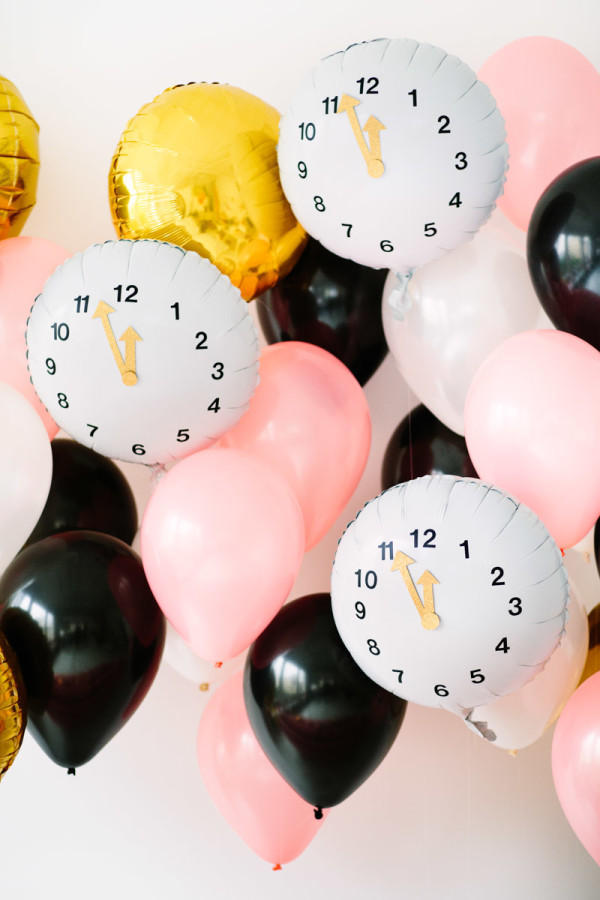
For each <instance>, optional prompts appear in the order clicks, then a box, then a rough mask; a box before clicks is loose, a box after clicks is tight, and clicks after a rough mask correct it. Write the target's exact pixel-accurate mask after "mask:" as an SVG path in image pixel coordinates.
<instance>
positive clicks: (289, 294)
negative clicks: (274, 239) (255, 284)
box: [257, 239, 387, 384]
mask: <svg viewBox="0 0 600 900" xmlns="http://www.w3.org/2000/svg"><path fill="white" fill-rule="evenodd" d="M386 274H387V273H386V271H385V270H382V271H378V270H376V269H371V268H370V267H369V266H359V265H358V264H357V263H355V262H352V261H351V260H348V259H340V257H339V256H335V255H334V254H333V253H330V252H329V250H326V249H325V247H323V246H321V244H319V242H318V241H315V240H312V239H310V240H309V242H308V245H307V247H306V249H305V250H304V252H303V254H302V256H301V257H300V259H299V260H298V262H297V263H296V265H295V266H294V268H293V269H292V271H291V272H290V274H289V275H286V277H285V278H282V279H280V281H279V282H278V283H277V284H276V286H275V287H274V288H271V290H268V291H265V293H264V294H263V295H262V296H261V297H260V298H259V299H258V300H257V310H258V320H259V322H260V325H261V328H262V331H263V334H264V336H265V338H266V339H267V341H268V343H269V344H274V343H276V342H278V341H306V342H307V343H309V344H316V345H317V347H322V348H323V350H328V351H329V353H332V354H333V355H334V356H337V358H338V359H340V360H341V361H342V362H343V363H344V365H345V366H347V367H348V368H349V369H350V371H351V372H352V374H353V375H354V377H355V378H356V379H357V381H358V382H359V384H365V383H366V382H367V381H368V380H369V378H370V377H371V375H372V374H373V372H375V370H376V369H377V368H378V366H379V365H380V363H381V362H382V361H383V359H384V357H385V355H386V354H387V344H386V342H385V335H384V333H383V324H382V322H381V294H382V291H383V285H384V283H385V278H386Z"/></svg>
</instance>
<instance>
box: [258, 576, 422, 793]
mask: <svg viewBox="0 0 600 900" xmlns="http://www.w3.org/2000/svg"><path fill="white" fill-rule="evenodd" d="M244 696H245V700H246V709H247V711H248V717H249V719H250V722H251V724H252V727H253V729H254V732H255V734H256V736H257V738H258V740H259V742H260V744H261V746H262V748H263V750H264V751H265V753H266V754H267V756H268V757H269V759H270V760H271V762H272V763H273V765H274V766H275V767H276V768H277V769H278V770H279V771H280V772H281V774H282V775H283V777H284V778H285V779H286V781H288V782H289V783H290V784H291V785H292V787H293V788H294V789H295V790H296V791H297V792H298V793H299V794H300V796H301V797H303V798H304V799H305V800H306V801H307V802H308V803H312V804H313V805H314V806H315V807H317V809H319V808H323V807H330V806H335V805H336V804H337V803H341V802H342V800H345V799H346V797H348V796H349V795H350V794H351V793H352V792H353V791H355V790H356V789H357V788H358V787H359V786H360V785H361V784H362V783H363V782H364V781H365V780H366V779H367V778H368V777H369V775H371V773H372V772H373V771H374V770H375V769H376V768H377V766H378V765H379V764H380V762H381V761H382V760H383V758H384V757H385V755H386V753H387V752H388V750H389V749H390V747H391V746H392V744H393V742H394V740H395V738H396V735H397V734H398V730H399V728H400V726H401V725H402V720H403V718H404V713H405V709H406V704H405V703H404V701H403V700H400V699H399V698H398V697H394V696H393V695H392V694H391V693H389V692H388V691H384V690H383V689H382V688H380V687H378V685H376V684H375V683H374V682H373V681H371V679H370V678H367V677H366V675H365V674H364V673H363V672H362V671H361V669H360V668H359V667H358V666H357V665H356V664H355V662H354V661H353V659H352V657H351V656H350V654H349V653H348V651H347V650H346V648H345V647H344V645H343V643H342V641H341V640H340V636H339V634H338V632H337V629H336V627H335V623H334V621H333V617H332V615H331V598H330V596H329V594H311V595H310V596H307V597H301V598H299V599H297V600H294V601H292V602H291V603H288V604H286V605H285V606H284V607H283V609H282V610H281V611H280V612H279V613H278V614H277V615H276V616H275V618H274V619H273V621H272V622H271V623H270V624H269V625H268V626H267V628H265V630H264V631H263V633H262V634H261V635H260V636H259V637H258V638H257V639H256V641H255V642H254V644H253V645H252V647H251V648H250V652H249V654H248V658H247V662H246V668H245V677H244Z"/></svg>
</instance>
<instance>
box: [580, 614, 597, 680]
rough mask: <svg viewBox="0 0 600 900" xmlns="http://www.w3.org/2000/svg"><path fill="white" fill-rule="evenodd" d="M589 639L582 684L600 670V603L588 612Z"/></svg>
mask: <svg viewBox="0 0 600 900" xmlns="http://www.w3.org/2000/svg"><path fill="white" fill-rule="evenodd" d="M588 628H589V640H588V644H587V648H586V649H587V656H586V658H585V665H584V668H583V671H582V673H581V678H580V682H579V683H580V684H583V682H584V681H587V679H588V678H591V676H592V675H595V674H596V672H598V671H600V605H598V606H594V608H593V609H592V610H590V612H589V614H588Z"/></svg>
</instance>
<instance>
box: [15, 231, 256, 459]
mask: <svg viewBox="0 0 600 900" xmlns="http://www.w3.org/2000/svg"><path fill="white" fill-rule="evenodd" d="M107 300H108V301H110V302H107ZM111 304H112V305H111ZM27 348H28V354H29V369H30V372H31V377H32V379H33V383H34V385H35V389H36V391H37V392H38V394H39V396H40V398H41V399H42V401H43V402H44V403H45V404H46V406H47V407H48V409H49V410H50V412H51V414H52V416H53V418H54V419H55V421H56V422H57V423H58V424H59V425H60V427H61V428H63V429H64V430H65V431H66V432H67V434H69V435H71V437H73V438H75V439H76V440H77V441H79V442H80V443H81V444H84V445H85V446H87V447H91V448H92V449H94V450H96V451H97V452H98V453H102V454H103V455H105V456H109V457H112V458H116V459H122V460H125V461H127V462H137V463H144V464H146V465H150V464H153V463H165V462H170V461H171V460H173V459H178V458H179V457H181V456H188V455H189V454H190V453H194V452H196V451H197V450H201V449H203V448H204V447H208V446H209V445H210V444H211V443H214V442H215V441H216V440H217V439H218V437H219V436H220V435H221V434H223V433H224V432H225V431H227V429H228V428H231V427H232V426H233V425H234V424H235V423H236V422H237V421H238V419H239V418H240V417H241V416H242V415H243V413H244V411H245V410H246V408H247V407H248V403H249V402H250V398H251V397H252V394H253V392H254V388H255V386H256V382H257V380H258V375H257V368H258V352H259V351H258V337H257V334H256V328H255V325H254V322H253V320H252V317H251V315H250V312H249V309H248V306H247V304H245V303H244V302H243V300H242V299H241V297H240V294H239V291H238V290H237V289H236V288H234V287H233V286H232V284H231V282H230V281H229V279H228V278H225V277H224V276H223V275H221V274H220V273H219V270H218V269H217V268H216V267H215V266H213V265H212V264H211V263H209V262H208V261H207V260H205V259H202V257H200V256H198V254H197V253H193V252H192V251H185V250H182V249H181V248H180V247H176V246H174V245H173V244H167V243H160V242H159V241H144V240H139V241H106V243H104V244H93V245H92V246H91V247H88V249H87V250H85V251H84V252H83V253H78V254H76V255H75V256H73V257H71V259H69V260H67V262H66V263H64V264H63V265H62V266H61V267H60V268H59V269H57V270H56V272H55V273H54V274H53V275H52V276H51V277H50V278H49V279H48V281H47V282H46V285H45V287H44V290H43V291H42V293H41V294H40V296H39V297H38V298H37V300H36V302H35V305H34V307H33V310H32V312H31V316H30V318H29V323H28V326H27Z"/></svg>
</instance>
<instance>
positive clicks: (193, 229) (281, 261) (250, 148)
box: [109, 83, 306, 300]
mask: <svg viewBox="0 0 600 900" xmlns="http://www.w3.org/2000/svg"><path fill="white" fill-rule="evenodd" d="M278 134H279V113H278V112H277V111H276V110H275V109H273V107H271V106H269V105H268V104H267V103H265V102H264V101H262V100H260V99H259V98H258V97H254V96H253V95H252V94H248V93H246V91H243V90H241V89H240V88H235V87H231V86H229V85H221V84H204V83H202V84H187V85H178V86H176V87H173V88H169V89H168V90H166V91H164V92H163V93H162V94H160V95H159V96H158V97H156V99H155V100H154V101H153V102H152V103H148V104H146V106H143V107H142V109H141V110H140V111H139V112H138V114H137V115H136V116H134V117H133V119H131V121H130V122H129V124H128V125H127V128H126V129H125V131H124V133H123V135H122V136H121V141H120V143H119V146H118V147H117V149H116V151H115V155H114V157H113V160H112V165H111V171H110V177H109V194H110V204H111V211H112V215H113V221H114V224H115V228H116V231H117V234H118V235H119V237H121V238H134V239H137V238H154V239H157V240H161V241H169V242H170V243H172V244H178V245H179V246H180V247H183V248H185V249H186V250H195V251H196V252H197V253H199V254H200V255H201V256H205V257H208V259H209V260H210V261H211V262H212V263H214V264H215V265H216V266H217V268H218V269H220V271H221V272H223V273H224V274H225V275H228V276H229V278H230V279H231V281H232V282H233V284H234V285H235V286H236V287H238V288H239V289H240V292H241V294H242V297H244V299H245V300H252V299H253V298H254V297H257V296H258V295H259V294H261V293H262V292H263V291H265V290H266V289H267V288H270V287H273V285H274V284H275V283H276V282H277V280H278V278H279V277H281V276H283V275H286V274H287V273H288V272H289V271H290V270H291V268H292V267H293V265H294V263H295V262H296V260H297V258H298V257H299V255H300V253H301V251H302V249H303V247H304V244H305V242H306V234H305V232H304V230H303V229H302V228H301V226H300V225H299V224H298V222H297V221H296V219H295V218H294V215H293V213H292V211H291V208H290V206H289V204H288V202H287V200H286V198H285V195H284V193H283V190H282V188H281V184H280V182H279V169H278V166H277V151H276V144H277V140H278Z"/></svg>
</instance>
